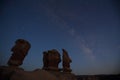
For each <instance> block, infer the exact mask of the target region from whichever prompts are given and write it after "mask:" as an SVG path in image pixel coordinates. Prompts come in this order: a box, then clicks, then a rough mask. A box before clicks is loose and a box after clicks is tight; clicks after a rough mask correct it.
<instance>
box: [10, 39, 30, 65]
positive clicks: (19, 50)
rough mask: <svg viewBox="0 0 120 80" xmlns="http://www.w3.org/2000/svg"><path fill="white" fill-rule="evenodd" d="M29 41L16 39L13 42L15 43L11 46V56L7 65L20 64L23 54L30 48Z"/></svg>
mask: <svg viewBox="0 0 120 80" xmlns="http://www.w3.org/2000/svg"><path fill="white" fill-rule="evenodd" d="M30 47H31V46H30V43H29V42H28V41H26V40H23V39H18V40H16V42H15V45H14V46H13V47H12V49H11V51H12V52H13V53H12V56H11V57H10V59H9V61H8V65H9V66H19V65H22V63H23V60H24V58H25V56H26V55H27V53H28V50H29V49H30Z"/></svg>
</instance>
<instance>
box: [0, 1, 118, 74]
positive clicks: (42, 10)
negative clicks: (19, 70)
mask: <svg viewBox="0 0 120 80" xmlns="http://www.w3.org/2000/svg"><path fill="white" fill-rule="evenodd" d="M119 4H120V1H119V0H1V1H0V37H1V38H0V65H7V61H8V60H9V58H10V56H11V53H12V52H11V51H10V49H11V48H12V47H13V46H14V44H15V43H14V42H15V41H16V40H17V39H25V40H27V41H29V42H30V43H31V49H30V50H29V53H28V55H27V56H26V57H25V59H24V62H23V65H22V66H21V67H23V68H24V69H25V70H29V71H32V70H34V69H36V68H42V66H43V63H42V57H43V55H42V53H43V51H46V50H51V49H57V50H58V51H59V52H60V54H61V55H62V48H64V49H66V50H67V51H68V53H69V56H70V57H71V59H72V63H71V68H72V70H73V73H75V74H79V75H91V74H117V73H120V6H119ZM61 65H62V64H61V63H60V64H59V67H60V68H62V66H61Z"/></svg>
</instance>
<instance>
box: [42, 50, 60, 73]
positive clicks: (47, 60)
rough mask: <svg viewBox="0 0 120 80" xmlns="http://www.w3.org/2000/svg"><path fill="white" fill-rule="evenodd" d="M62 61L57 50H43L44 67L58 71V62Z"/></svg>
mask: <svg viewBox="0 0 120 80" xmlns="http://www.w3.org/2000/svg"><path fill="white" fill-rule="evenodd" d="M60 62H61V59H60V54H59V52H58V51H57V50H55V49H53V50H48V51H47V52H43V64H44V65H43V69H45V70H55V71H58V70H59V69H58V64H59V63H60Z"/></svg>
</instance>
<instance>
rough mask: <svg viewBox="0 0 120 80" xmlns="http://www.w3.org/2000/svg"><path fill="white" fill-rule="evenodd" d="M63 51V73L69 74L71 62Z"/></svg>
mask: <svg viewBox="0 0 120 80" xmlns="http://www.w3.org/2000/svg"><path fill="white" fill-rule="evenodd" d="M62 51H63V56H62V59H63V61H62V62H63V63H62V65H63V72H71V71H72V70H71V69H70V63H71V62H72V60H71V59H70V57H69V55H68V52H67V51H66V50H65V49H62Z"/></svg>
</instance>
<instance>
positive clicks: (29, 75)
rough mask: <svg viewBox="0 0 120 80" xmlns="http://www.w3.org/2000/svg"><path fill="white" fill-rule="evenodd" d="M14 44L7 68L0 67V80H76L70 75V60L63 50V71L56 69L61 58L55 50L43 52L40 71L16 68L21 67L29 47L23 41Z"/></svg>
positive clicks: (19, 40)
mask: <svg viewBox="0 0 120 80" xmlns="http://www.w3.org/2000/svg"><path fill="white" fill-rule="evenodd" d="M15 43H16V44H15V46H13V48H12V49H11V51H12V52H13V54H12V56H11V57H10V59H9V61H8V65H9V66H0V80H77V79H76V77H75V75H74V74H72V73H70V72H71V69H70V63H71V59H70V58H69V56H68V53H67V51H66V50H64V49H63V71H61V69H59V68H58V65H59V63H60V62H61V58H60V53H59V52H58V51H57V50H56V49H52V50H48V51H45V52H43V68H42V69H36V70H33V71H24V69H22V68H19V67H18V66H20V65H22V63H23V60H24V58H25V56H26V55H27V53H28V50H29V49H30V47H31V46H30V43H29V42H28V41H26V40H23V39H18V40H16V42H15Z"/></svg>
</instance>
